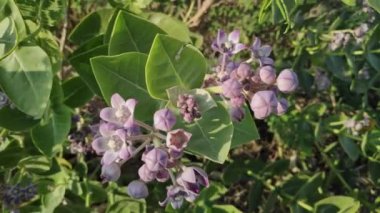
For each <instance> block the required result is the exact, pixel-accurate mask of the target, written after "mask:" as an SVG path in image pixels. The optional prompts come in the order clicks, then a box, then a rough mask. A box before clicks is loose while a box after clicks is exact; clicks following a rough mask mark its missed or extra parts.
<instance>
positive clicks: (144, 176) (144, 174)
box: [138, 164, 157, 183]
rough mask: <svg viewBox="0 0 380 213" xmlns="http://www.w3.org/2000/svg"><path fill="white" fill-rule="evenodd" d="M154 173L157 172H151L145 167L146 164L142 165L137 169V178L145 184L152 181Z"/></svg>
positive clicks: (154, 176)
mask: <svg viewBox="0 0 380 213" xmlns="http://www.w3.org/2000/svg"><path fill="white" fill-rule="evenodd" d="M156 173H157V172H152V171H150V170H149V169H148V167H147V166H146V164H144V165H142V166H141V167H140V168H139V171H138V174H139V177H140V179H141V180H142V181H144V182H145V183H147V182H150V181H152V180H154V179H155V178H156Z"/></svg>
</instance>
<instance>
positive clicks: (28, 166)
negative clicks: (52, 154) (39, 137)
mask: <svg viewBox="0 0 380 213" xmlns="http://www.w3.org/2000/svg"><path fill="white" fill-rule="evenodd" d="M18 166H19V167H20V168H22V169H24V170H25V171H28V172H31V173H35V174H43V173H46V172H47V171H49V170H50V167H51V162H50V160H49V159H48V158H47V157H46V156H29V157H26V158H24V159H22V160H21V161H20V162H19V163H18Z"/></svg>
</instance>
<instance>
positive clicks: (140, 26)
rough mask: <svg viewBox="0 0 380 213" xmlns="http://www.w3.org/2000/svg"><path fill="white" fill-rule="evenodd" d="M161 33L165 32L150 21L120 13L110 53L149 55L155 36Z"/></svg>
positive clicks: (111, 41)
mask: <svg viewBox="0 0 380 213" xmlns="http://www.w3.org/2000/svg"><path fill="white" fill-rule="evenodd" d="M159 33H161V34H162V33H164V31H162V30H161V29H160V28H159V27H157V26H156V25H154V24H152V23H150V22H149V21H147V20H144V19H142V18H140V17H138V16H135V15H133V14H131V13H127V12H124V11H120V12H119V14H118V16H117V18H116V20H115V25H114V27H113V30H112V34H111V39H110V43H109V50H108V53H109V55H117V54H121V53H125V52H141V53H148V52H149V50H150V48H151V46H152V43H153V40H154V38H155V36H156V35H157V34H159Z"/></svg>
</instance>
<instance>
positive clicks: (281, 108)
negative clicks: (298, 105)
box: [276, 98, 288, 115]
mask: <svg viewBox="0 0 380 213" xmlns="http://www.w3.org/2000/svg"><path fill="white" fill-rule="evenodd" d="M286 110H288V101H287V100H286V99H285V98H280V99H279V100H278V102H277V111H276V114H277V115H283V114H285V112H286Z"/></svg>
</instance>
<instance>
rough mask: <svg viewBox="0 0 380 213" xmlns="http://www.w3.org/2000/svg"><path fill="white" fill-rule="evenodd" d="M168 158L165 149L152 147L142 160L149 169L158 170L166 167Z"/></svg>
mask: <svg viewBox="0 0 380 213" xmlns="http://www.w3.org/2000/svg"><path fill="white" fill-rule="evenodd" d="M168 158H169V156H168V153H167V152H166V151H165V150H163V149H160V148H153V149H152V150H150V151H149V152H147V153H146V154H145V155H144V156H143V158H142V160H143V161H144V162H145V165H146V167H147V168H148V169H149V170H150V171H152V172H158V171H160V170H161V169H164V168H166V165H167V163H168Z"/></svg>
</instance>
